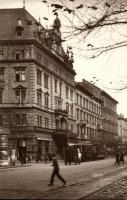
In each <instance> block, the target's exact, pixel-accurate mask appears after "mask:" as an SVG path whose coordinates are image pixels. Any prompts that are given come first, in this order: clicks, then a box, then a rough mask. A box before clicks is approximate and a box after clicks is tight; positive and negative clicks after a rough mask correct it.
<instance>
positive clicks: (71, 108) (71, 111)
mask: <svg viewBox="0 0 127 200" xmlns="http://www.w3.org/2000/svg"><path fill="white" fill-rule="evenodd" d="M70 114H71V116H73V104H72V105H70Z"/></svg>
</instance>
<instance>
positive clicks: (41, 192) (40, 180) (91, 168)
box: [0, 159, 127, 200]
mask: <svg viewBox="0 0 127 200" xmlns="http://www.w3.org/2000/svg"><path fill="white" fill-rule="evenodd" d="M113 163H114V159H107V160H100V161H93V162H87V163H81V165H71V166H65V165H64V163H62V162H61V163H60V169H61V174H62V175H63V177H64V178H65V179H66V180H67V185H66V186H65V187H63V186H62V184H61V182H60V181H59V180H58V179H57V178H56V179H55V182H54V186H52V187H49V186H48V183H49V180H50V175H51V171H52V167H51V166H50V164H49V163H48V164H46V165H45V164H44V163H38V164H32V165H28V166H26V167H20V166H19V167H15V168H5V169H4V168H3V169H2V168H1V169H0V179H1V190H0V199H8V198H9V199H82V200H83V199H98V198H99V199H105V198H106V199H110V198H111V197H112V198H114V199H116V198H118V197H119V198H123V197H124V199H125V198H127V192H126V191H127V190H126V188H127V171H126V168H127V164H125V165H121V166H114V164H113Z"/></svg>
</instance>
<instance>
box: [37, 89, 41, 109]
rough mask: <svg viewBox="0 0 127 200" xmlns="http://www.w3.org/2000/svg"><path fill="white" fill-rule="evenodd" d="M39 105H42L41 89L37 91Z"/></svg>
mask: <svg viewBox="0 0 127 200" xmlns="http://www.w3.org/2000/svg"><path fill="white" fill-rule="evenodd" d="M37 105H38V106H39V107H41V106H42V93H41V92H40V91H37Z"/></svg>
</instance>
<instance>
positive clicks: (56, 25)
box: [53, 12, 61, 30]
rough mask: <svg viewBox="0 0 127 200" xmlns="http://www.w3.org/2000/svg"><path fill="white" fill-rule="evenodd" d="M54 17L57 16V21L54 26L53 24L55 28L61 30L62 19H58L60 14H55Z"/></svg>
mask: <svg viewBox="0 0 127 200" xmlns="http://www.w3.org/2000/svg"><path fill="white" fill-rule="evenodd" d="M54 15H56V19H55V20H54V24H53V28H55V29H57V30H59V29H60V27H61V22H60V19H59V18H58V13H57V12H56V13H54Z"/></svg>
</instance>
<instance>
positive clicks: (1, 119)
mask: <svg viewBox="0 0 127 200" xmlns="http://www.w3.org/2000/svg"><path fill="white" fill-rule="evenodd" d="M2 126H3V115H0V127H2Z"/></svg>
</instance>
